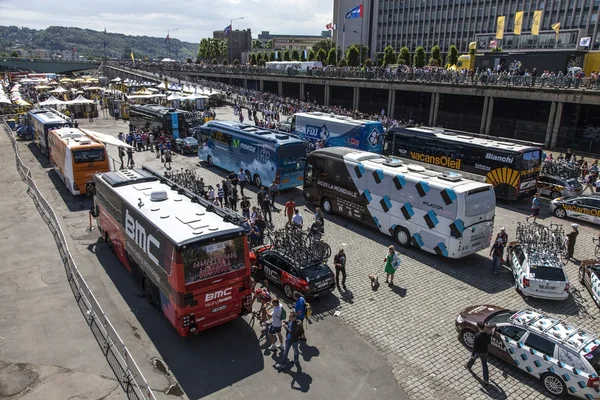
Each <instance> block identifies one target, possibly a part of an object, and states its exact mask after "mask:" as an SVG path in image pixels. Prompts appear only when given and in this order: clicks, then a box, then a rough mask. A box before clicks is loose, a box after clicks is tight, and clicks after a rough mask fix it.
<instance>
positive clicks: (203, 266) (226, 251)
mask: <svg viewBox="0 0 600 400" xmlns="http://www.w3.org/2000/svg"><path fill="white" fill-rule="evenodd" d="M245 259H246V258H245V252H244V239H243V237H237V238H234V239H230V240H225V241H223V242H220V243H212V244H208V245H207V244H192V245H187V246H186V248H185V249H184V250H183V273H184V276H185V284H186V285H190V284H193V283H196V282H200V281H204V280H207V279H211V278H214V277H216V276H220V275H225V274H228V273H230V272H233V271H240V270H243V269H244V268H245V265H246V264H245Z"/></svg>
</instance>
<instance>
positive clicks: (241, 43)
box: [213, 29, 252, 62]
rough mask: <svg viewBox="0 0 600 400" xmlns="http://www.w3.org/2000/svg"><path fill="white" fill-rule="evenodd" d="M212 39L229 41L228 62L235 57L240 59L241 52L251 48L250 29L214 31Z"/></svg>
mask: <svg viewBox="0 0 600 400" xmlns="http://www.w3.org/2000/svg"><path fill="white" fill-rule="evenodd" d="M213 38H214V39H226V40H228V41H229V59H228V61H229V62H233V60H235V59H236V58H237V59H238V60H241V59H242V53H243V52H246V51H248V50H250V49H252V31H251V30H250V29H244V30H241V31H240V30H238V29H236V30H234V31H231V32H230V33H227V34H225V32H223V31H214V32H213Z"/></svg>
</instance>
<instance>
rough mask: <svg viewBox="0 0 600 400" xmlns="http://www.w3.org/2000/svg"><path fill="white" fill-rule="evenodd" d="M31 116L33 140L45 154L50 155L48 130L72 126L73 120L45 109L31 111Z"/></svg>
mask: <svg viewBox="0 0 600 400" xmlns="http://www.w3.org/2000/svg"><path fill="white" fill-rule="evenodd" d="M29 117H30V119H31V123H32V125H33V132H34V135H33V141H34V143H35V145H36V146H37V147H38V148H39V149H40V150H41V152H42V153H43V154H44V155H46V156H49V150H48V149H49V143H48V132H49V131H50V130H51V129H56V128H69V127H71V122H70V121H67V120H65V119H63V118H62V117H60V116H58V115H56V114H54V113H53V112H51V111H48V110H43V109H34V110H31V111H29Z"/></svg>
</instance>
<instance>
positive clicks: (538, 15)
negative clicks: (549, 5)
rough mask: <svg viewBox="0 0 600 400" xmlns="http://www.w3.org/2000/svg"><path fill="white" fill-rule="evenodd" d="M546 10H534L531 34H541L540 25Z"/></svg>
mask: <svg viewBox="0 0 600 400" xmlns="http://www.w3.org/2000/svg"><path fill="white" fill-rule="evenodd" d="M543 12H544V10H535V11H534V12H533V25H531V34H532V35H534V36H537V35H539V34H540V26H542V15H543Z"/></svg>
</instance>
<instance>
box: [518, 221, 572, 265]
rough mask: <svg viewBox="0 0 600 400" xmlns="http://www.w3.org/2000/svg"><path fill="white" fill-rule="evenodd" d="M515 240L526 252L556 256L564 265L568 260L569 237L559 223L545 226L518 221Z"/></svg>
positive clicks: (550, 256)
mask: <svg viewBox="0 0 600 400" xmlns="http://www.w3.org/2000/svg"><path fill="white" fill-rule="evenodd" d="M516 240H517V241H518V242H519V244H520V245H521V247H522V248H524V249H526V251H527V252H532V251H535V252H536V253H537V254H538V255H540V256H541V257H543V258H555V257H557V256H558V257H559V258H560V260H561V261H562V263H563V264H565V265H566V264H567V263H568V262H569V256H568V249H567V248H568V245H569V239H568V238H567V235H566V234H565V231H564V228H563V226H562V225H560V224H550V226H546V225H542V224H537V223H529V222H518V223H517V229H516Z"/></svg>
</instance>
